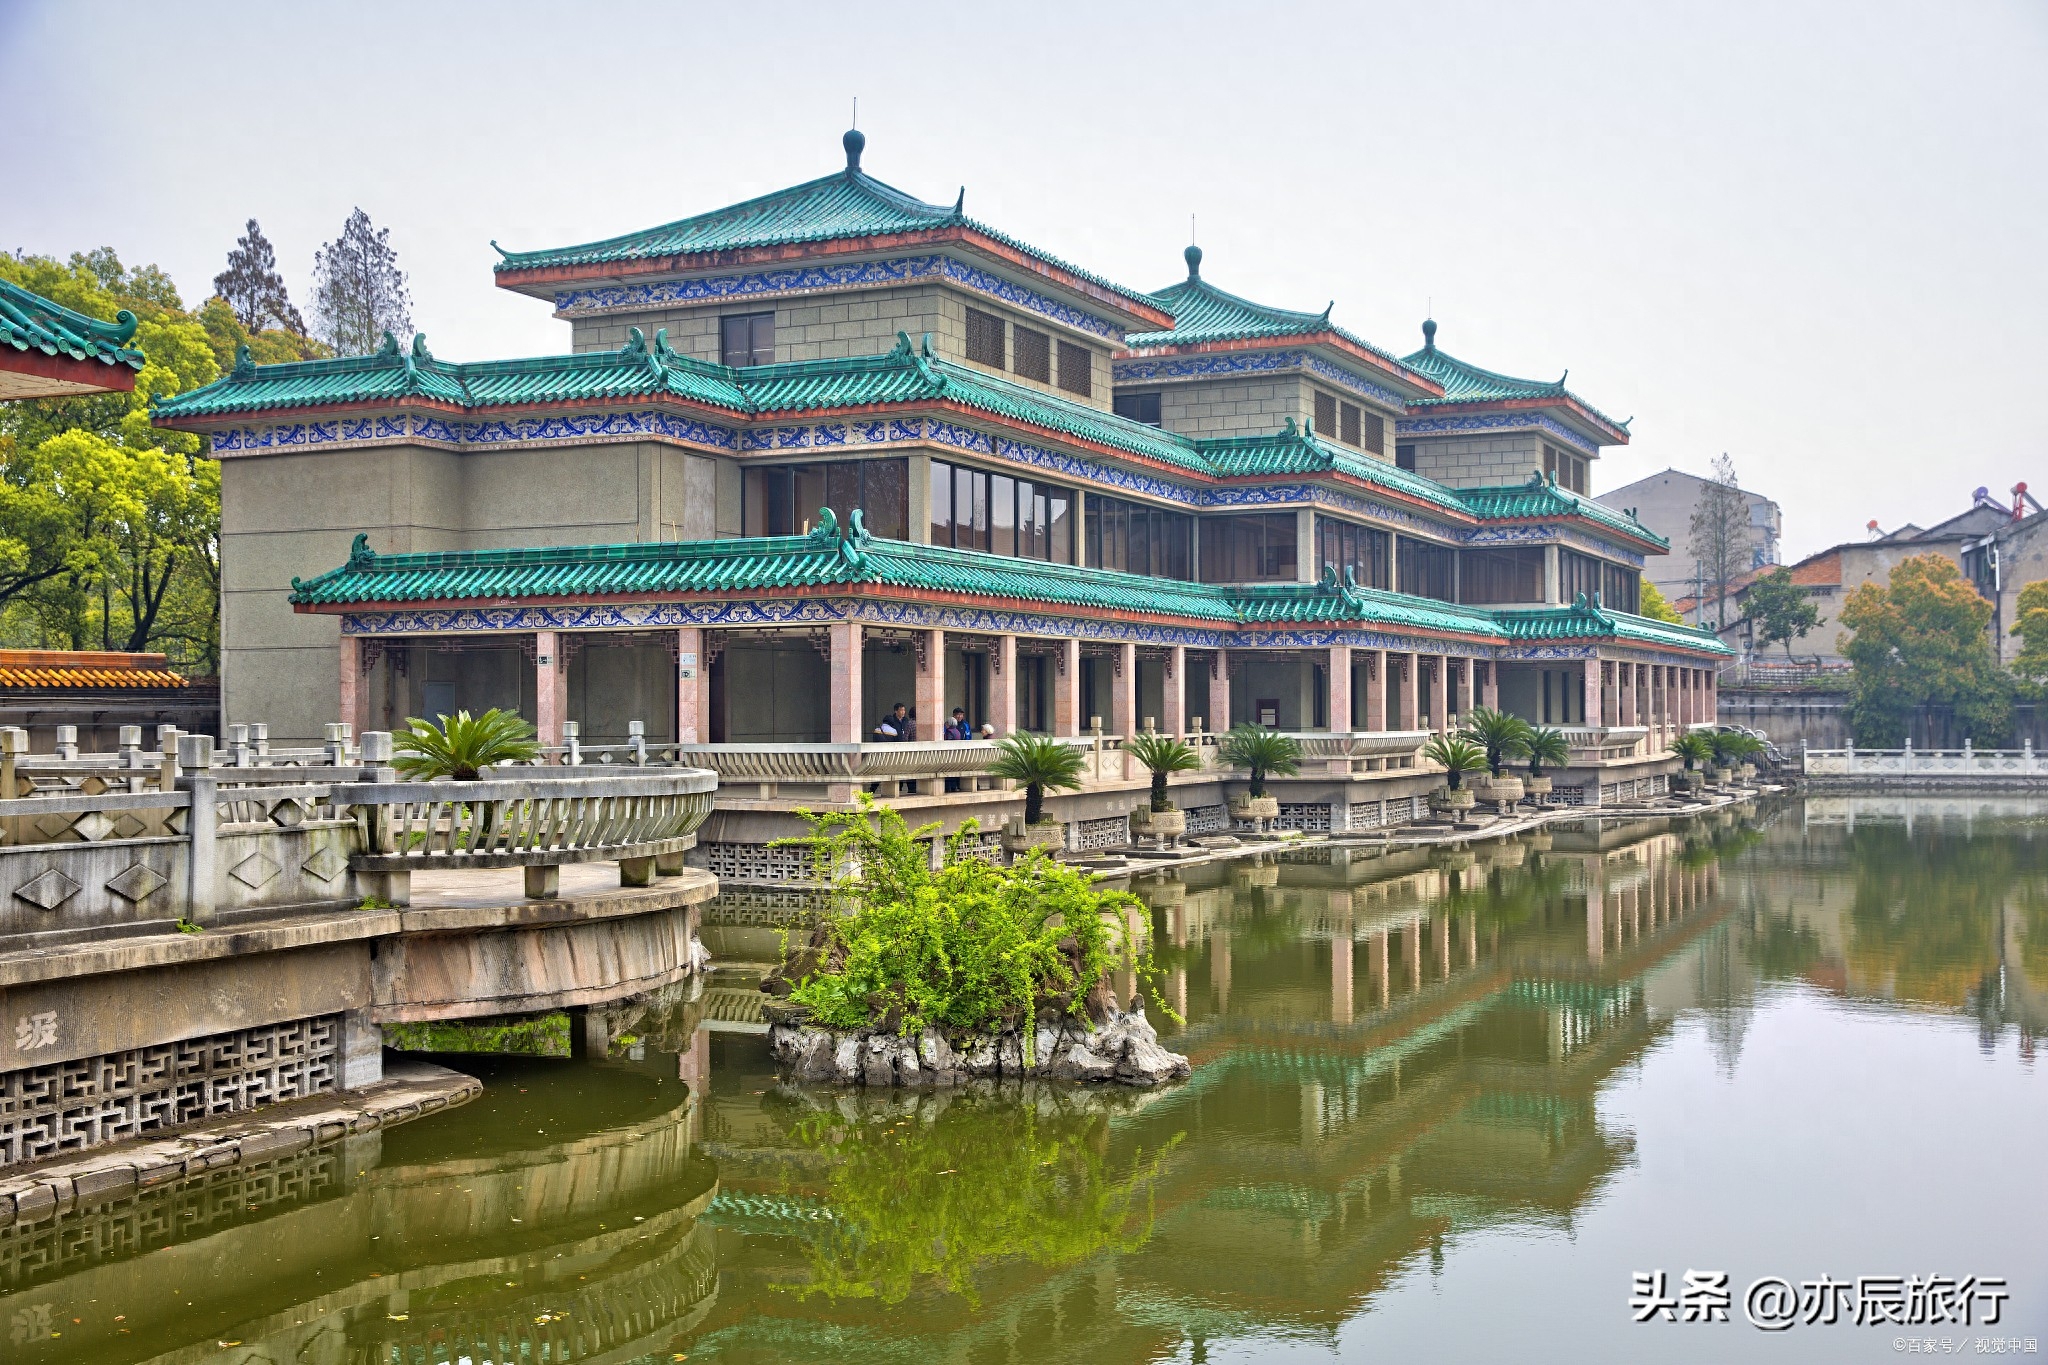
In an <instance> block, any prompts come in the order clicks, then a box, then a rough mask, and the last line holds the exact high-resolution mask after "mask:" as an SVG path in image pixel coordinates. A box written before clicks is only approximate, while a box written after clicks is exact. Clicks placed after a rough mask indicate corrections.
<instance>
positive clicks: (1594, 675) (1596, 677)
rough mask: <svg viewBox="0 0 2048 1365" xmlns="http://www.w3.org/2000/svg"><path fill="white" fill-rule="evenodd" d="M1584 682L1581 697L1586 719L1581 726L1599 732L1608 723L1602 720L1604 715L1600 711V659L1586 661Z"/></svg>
mask: <svg viewBox="0 0 2048 1365" xmlns="http://www.w3.org/2000/svg"><path fill="white" fill-rule="evenodd" d="M1582 681H1583V691H1582V693H1581V696H1582V698H1583V702H1582V704H1583V705H1584V707H1585V712H1586V718H1585V720H1584V721H1582V722H1581V724H1585V725H1590V726H1592V727H1593V728H1594V729H1596V730H1597V729H1599V728H1600V727H1601V726H1602V725H1605V724H1606V723H1607V722H1606V721H1605V720H1603V719H1602V718H1601V717H1602V714H1603V713H1602V711H1601V709H1600V661H1599V660H1598V659H1588V660H1586V662H1585V665H1584V673H1583V678H1582Z"/></svg>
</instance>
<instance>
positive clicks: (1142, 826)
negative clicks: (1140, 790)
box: [1131, 806, 1188, 839]
mask: <svg viewBox="0 0 2048 1365" xmlns="http://www.w3.org/2000/svg"><path fill="white" fill-rule="evenodd" d="M1187 832H1188V813H1187V812H1186V811H1184V810H1152V809H1151V808H1150V807H1145V806H1141V807H1139V808H1138V809H1137V810H1134V811H1132V812H1131V834H1132V836H1133V837H1134V838H1140V839H1142V838H1145V837H1147V836H1150V837H1151V838H1154V839H1178V838H1179V837H1180V836H1181V835H1183V834H1186V833H1187Z"/></svg>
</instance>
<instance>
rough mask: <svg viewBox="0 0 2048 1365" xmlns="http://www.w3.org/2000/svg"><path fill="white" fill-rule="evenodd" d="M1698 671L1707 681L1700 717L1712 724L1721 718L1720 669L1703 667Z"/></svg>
mask: <svg viewBox="0 0 2048 1365" xmlns="http://www.w3.org/2000/svg"><path fill="white" fill-rule="evenodd" d="M1700 672H1701V673H1702V674H1703V675H1704V676H1705V678H1706V682H1707V696H1706V701H1705V703H1704V704H1703V705H1702V706H1701V708H1700V710H1701V713H1702V714H1701V715H1700V719H1701V720H1703V721H1706V722H1708V723H1709V724H1712V723H1715V722H1718V721H1719V720H1720V719H1721V673H1720V670H1718V669H1712V668H1703V669H1701V670H1700Z"/></svg>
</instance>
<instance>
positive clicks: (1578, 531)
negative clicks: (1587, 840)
mask: <svg viewBox="0 0 2048 1365" xmlns="http://www.w3.org/2000/svg"><path fill="white" fill-rule="evenodd" d="M864 141H865V140H864V138H863V137H862V136H861V135H860V134H859V133H848V134H847V135H846V138H845V150H846V163H845V166H844V167H843V169H838V170H835V171H833V172H832V173H831V174H829V175H826V176H823V177H821V178H819V179H816V180H812V181H809V182H807V183H804V184H801V185H797V186H795V187H793V188H790V189H786V190H782V191H778V192H776V193H773V194H769V195H765V196H763V197H761V198H758V199H753V200H749V201H747V202H746V203H742V204H737V205H733V206H731V207H729V208H724V209H718V210H715V211H712V212H709V213H703V214H699V215H698V216H695V217H691V218H685V219H682V220H680V221H678V222H674V223H670V224H667V225H665V226H661V227H657V228H652V229H648V230H646V231H642V232H634V233H628V234H625V235H623V236H619V237H614V238H610V239H607V240H605V241H601V242H592V243H587V244H584V245H580V246H571V247H563V248H559V249H550V250H537V251H522V252H508V253H504V259H503V260H502V261H500V262H499V264H498V267H497V283H498V285H499V286H500V287H501V288H506V289H510V290H513V291H515V292H519V293H523V294H527V295H530V296H532V297H534V298H535V299H537V300H542V301H544V302H546V303H547V304H548V305H550V306H551V307H552V308H553V309H554V311H555V315H556V316H557V317H559V318H561V319H563V320H564V321H565V322H567V323H568V324H569V327H570V331H571V339H572V353H571V354H565V355H551V356H542V357H536V358H532V359H522V360H504V361H489V362H483V363H471V364H464V363H456V362H450V361H446V360H443V359H440V358H439V357H437V356H435V355H433V354H432V353H431V351H430V350H429V349H428V346H427V342H426V339H425V338H424V337H416V338H414V339H413V342H412V345H411V346H410V347H403V346H401V345H399V343H398V342H397V341H395V340H393V339H389V338H387V341H386V344H385V346H384V348H383V350H382V351H381V352H380V353H378V354H376V355H370V356H359V357H349V358H345V359H337V360H324V361H307V362H300V363H294V364H285V365H266V366H256V365H253V364H250V363H248V361H247V360H246V358H245V359H244V360H243V362H242V363H240V364H238V365H237V366H236V368H235V370H234V372H233V373H232V374H231V375H229V376H227V377H226V378H224V379H222V380H221V381H220V382H218V383H216V384H214V385H211V386H209V387H207V388H205V389H201V390H197V391H195V392H192V393H189V394H181V395H178V396H176V397H174V398H172V399H170V400H167V401H166V402H164V403H163V404H161V405H160V406H159V409H158V418H157V420H158V421H159V422H161V423H163V424H165V425H168V426H173V427H177V428H180V429H183V430H190V431H196V432H201V433H203V434H205V435H206V437H207V438H208V440H209V441H210V443H211V447H212V451H213V453H214V454H215V455H216V456H217V457H218V458H219V459H220V460H221V461H222V482H223V507H224V512H223V555H224V563H225V569H224V572H225V575H226V588H225V606H224V618H223V644H224V664H223V675H224V683H225V707H226V712H227V715H228V716H229V717H230V718H251V719H254V718H267V719H268V720H269V722H270V724H271V726H272V734H273V735H274V736H291V737H311V736H317V735H318V734H319V733H320V729H321V725H322V723H323V722H325V721H328V720H331V719H332V718H334V717H336V716H341V717H343V718H345V719H348V720H349V721H351V722H352V723H354V724H356V725H358V726H359V727H368V728H382V727H387V726H390V725H393V724H398V723H401V722H402V720H403V718H404V717H406V716H409V715H419V714H428V715H432V714H435V713H436V712H439V711H450V710H452V709H453V708H454V707H456V706H467V707H471V708H479V707H483V706H489V705H502V706H507V707H514V706H516V707H517V708H519V709H520V710H522V711H523V712H524V713H525V714H527V715H528V716H530V717H531V718H533V719H534V720H535V721H536V723H537V724H538V725H539V727H540V728H541V730H542V731H543V733H544V736H546V737H547V738H549V739H555V738H557V737H559V735H560V734H561V730H562V725H563V723H564V722H565V721H571V720H573V721H575V722H577V723H578V724H579V726H580V727H581V728H582V735H583V739H584V740H585V741H596V740H600V739H609V738H619V737H622V736H623V734H624V732H625V729H626V725H627V722H628V721H629V720H636V719H637V720H641V721H643V722H644V723H645V726H646V733H647V735H648V738H649V740H650V742H677V741H680V742H683V743H696V744H717V745H726V746H749V745H751V746H790V745H794V746H805V745H808V746H822V745H835V744H836V745H849V744H854V743H858V742H860V741H863V740H865V739H867V738H869V737H870V735H871V732H872V728H873V726H874V724H875V720H876V718H877V717H878V716H880V715H881V714H882V713H883V712H884V711H885V710H887V709H888V708H889V707H890V706H891V704H892V703H894V702H897V701H902V702H904V703H905V704H906V705H907V706H908V707H909V709H910V710H911V711H912V712H913V714H914V722H915V726H916V735H917V738H919V739H920V740H924V739H937V738H939V732H938V727H939V725H940V723H941V720H942V718H943V717H944V716H946V715H948V714H950V712H951V711H952V709H953V708H954V707H956V706H958V707H961V708H963V709H964V710H965V712H966V713H967V715H968V717H969V718H970V719H971V720H972V721H973V722H975V723H976V724H977V725H978V724H981V723H988V724H993V725H994V726H995V728H996V730H997V732H998V733H1008V732H1010V731H1012V730H1014V729H1020V728H1029V729H1033V730H1039V731H1050V732H1054V733H1059V734H1068V735H1073V734H1081V733H1086V732H1087V731H1088V729H1089V727H1090V722H1091V720H1092V719H1093V718H1095V717H1100V718H1101V722H1102V727H1103V730H1104V731H1105V732H1106V733H1107V734H1109V735H1112V736H1114V735H1123V734H1130V733H1133V732H1134V731H1135V730H1137V729H1138V728H1140V727H1142V726H1143V725H1144V724H1145V723H1146V721H1147V719H1148V718H1149V719H1150V720H1151V721H1152V722H1153V723H1155V724H1156V725H1157V726H1158V727H1159V728H1160V729H1162V730H1169V731H1176V732H1180V731H1186V730H1188V729H1190V728H1192V727H1193V726H1194V725H1195V724H1196V723H1197V721H1199V723H1200V724H1201V725H1202V726H1204V727H1206V728H1207V729H1210V730H1218V729H1222V728H1225V727H1226V726H1227V725H1229V724H1231V723H1234V722H1241V721H1256V722H1259V723H1263V724H1267V725H1272V726H1277V727H1279V728H1282V729H1286V730H1296V731H1329V732H1335V733H1341V734H1350V733H1387V732H1404V733H1407V734H1410V735H1413V734H1417V733H1419V732H1422V731H1426V730H1428V729H1430V728H1433V727H1434V728H1441V727H1443V726H1444V725H1446V724H1447V723H1448V721H1449V718H1450V717H1451V716H1453V715H1455V714H1456V713H1458V712H1460V711H1463V710H1465V709H1467V708H1469V707H1471V706H1472V705H1474V704H1477V703H1479V702H1482V701H1493V700H1498V702H1499V703H1500V704H1501V705H1504V706H1507V707H1509V708H1511V709H1513V710H1516V711H1518V712H1520V713H1522V714H1524V715H1526V716H1528V717H1529V718H1531V719H1532V720H1536V721H1541V722H1548V723H1551V724H1558V725H1570V726H1575V727H1593V728H1594V729H1596V730H1601V729H1604V728H1605V727H1612V726H1618V725H1626V726H1642V727H1648V726H1652V725H1657V726H1666V727H1672V726H1677V725H1680V724H1684V723H1689V722H1697V721H1706V720H1710V719H1711V718H1712V716H1713V714H1714V706H1713V698H1712V691H1713V669H1714V666H1715V664H1716V663H1717V661H1718V660H1719V658H1720V657H1721V656H1722V655H1723V654H1725V652H1726V650H1725V647H1724V646H1722V645H1721V644H1720V642H1719V641H1718V640H1716V639H1715V638H1714V637H1713V636H1712V635H1709V634H1704V633H1701V632H1697V631H1693V630H1689V629H1685V628H1683V627H1675V626H1669V625H1665V624H1662V623H1659V622H1656V621H1652V620H1647V619H1645V618H1643V617H1640V616H1637V615H1635V614H1633V613H1634V610H1635V608H1636V606H1637V604H1638V596H1637V594H1638V583H1639V582H1640V577H1641V572H1642V566H1643V563H1644V557H1645V556H1648V555H1658V554H1663V553H1665V552H1666V550H1667V548H1668V547H1667V545H1666V544H1665V542H1664V541H1663V540H1662V539H1661V538H1659V537H1658V536H1656V535H1655V534H1653V533H1652V532H1650V531H1649V530H1648V529H1647V528H1645V527H1643V526H1642V525H1641V524H1639V523H1638V522H1636V521H1635V520H1634V519H1633V518H1631V517H1629V516H1627V515H1625V514H1623V513H1621V512H1618V511H1615V510H1613V509H1610V508H1607V507H1604V506H1602V505H1600V504H1599V503H1597V502H1594V501H1592V500H1591V499H1590V498H1588V497H1587V496H1586V495H1585V492H1586V487H1587V480H1588V474H1587V470H1588V469H1589V467H1590V464H1591V462H1592V461H1593V460H1595V459H1597V458H1598V457H1599V453H1600V450H1601V449H1602V447H1604V446H1609V445H1615V444H1620V443H1623V442H1625V441H1626V440H1627V439H1628V434H1627V431H1626V428H1625V426H1624V424H1621V423H1617V422H1614V421H1612V420H1611V419H1609V418H1607V417H1605V416H1604V415H1602V414H1601V413H1600V412H1599V411H1598V410H1596V409H1595V408H1593V407H1592V406H1591V405H1590V404H1588V403H1586V402H1585V401H1583V400H1582V399H1580V398H1578V397H1577V396H1576V395H1574V394H1573V393H1571V392H1570V391H1568V390H1567V389H1566V388H1565V387H1564V384H1563V382H1562V381H1559V382H1557V383H1542V382H1536V381H1525V380H1517V379H1513V378H1510V377H1508V376H1504V375H1500V374H1496V373H1493V372H1491V371H1488V370H1483V369H1480V368H1478V367H1476V366H1474V365H1470V364H1467V363H1465V362H1463V361H1460V360H1456V359H1453V358H1452V357H1451V356H1450V355H1448V354H1447V353H1445V352H1444V351H1443V350H1441V349H1439V348H1438V346H1437V345H1436V336H1435V331H1436V329H1435V324H1434V323H1433V322H1432V323H1426V324H1424V337H1425V342H1424V345H1423V347H1422V349H1421V350H1419V351H1416V352H1414V353H1413V354H1410V355H1408V356H1407V357H1405V358H1396V357H1395V356H1394V355H1392V354H1391V353H1389V352H1387V351H1385V350H1382V349H1380V348H1378V347H1376V346H1373V345H1371V344H1370V343H1368V342H1366V341H1364V340H1362V339H1361V338H1359V337H1357V336H1355V335H1353V334H1352V333H1350V332H1349V331H1346V330H1345V329H1343V328H1341V327H1339V326H1337V325H1336V324H1335V323H1333V322H1332V321H1331V319H1330V314H1329V310H1327V309H1325V310H1324V311H1323V312H1321V313H1307V312H1293V311H1288V310H1283V309H1279V308H1272V307H1267V306H1265V305H1262V304H1258V303H1254V302H1251V301H1249V300H1246V299H1243V298H1239V297H1237V296H1236V295H1233V294H1230V293H1228V292H1225V291H1224V290H1222V289H1220V288H1218V287H1217V286H1216V285H1214V284H1212V283H1211V282H1210V281H1209V280H1208V279H1207V278H1206V277H1204V276H1203V274H1202V259H1201V253H1200V251H1199V250H1198V249H1195V248H1189V250H1188V251H1187V253H1186V258H1187V275H1186V278H1185V279H1184V280H1182V281H1180V282H1178V283H1176V284H1173V285H1171V286H1169V287H1167V288H1165V289H1161V290H1158V291H1156V292H1151V293H1146V292H1141V291H1138V290H1134V289H1129V288H1125V287H1123V286H1121V285H1117V284H1113V283H1111V282H1110V281H1108V280H1105V279H1102V278H1101V277H1099V276H1096V275H1094V274H1091V273H1089V272H1087V271H1085V270H1083V269H1081V268H1079V267H1077V266H1074V265H1071V264H1068V263H1067V262H1065V261H1062V260H1060V259H1057V258H1055V257H1053V256H1051V255H1049V254H1047V253H1045V252H1043V251H1040V250H1038V249H1037V248H1035V247H1032V246H1029V245H1027V244H1025V243H1023V242H1020V241H1018V240H1016V239H1015V238H1012V237H1010V236H1008V235H1006V234H1004V233H1002V232H1000V231H998V230H997V229H995V228H992V227H989V226H986V225H984V224H982V223H980V222H978V221H977V220H975V219H974V218H971V217H969V216H968V214H967V211H966V205H965V195H964V192H963V193H962V195H961V197H960V198H958V199H956V200H955V201H954V202H952V203H951V204H928V203H924V202H922V201H920V200H918V199H916V198H913V197H911V196H910V195H907V194H905V193H903V192H901V191H899V190H896V189H893V188H891V187H890V186H888V185H885V184H883V183H881V182H880V181H878V180H876V179H874V178H872V177H871V176H869V175H868V174H867V173H866V172H865V171H864V170H863V169H862V166H861V158H862V152H863V149H864ZM1417 742H1419V741H1417ZM1595 747H1596V748H1597V747H1598V746H1597V745H1596V746H1595ZM1661 747H1662V746H1661V744H1660V745H1657V746H1656V752H1658V753H1661ZM1637 756H1638V757H1639V758H1641V759H1642V760H1643V761H1644V762H1650V763H1656V762H1661V760H1657V759H1654V758H1652V757H1651V756H1650V754H1649V753H1648V752H1639V753H1638V755H1637ZM792 762H794V760H792ZM1387 767H1396V768H1400V767H1409V769H1410V771H1409V775H1410V776H1411V777H1412V776H1414V775H1415V773H1414V771H1413V769H1412V766H1410V765H1408V764H1407V763H1405V761H1404V762H1403V763H1400V764H1384V763H1364V764H1362V765H1361V764H1354V763H1350V762H1347V763H1346V764H1345V767H1344V771H1343V773H1342V774H1337V776H1338V777H1340V778H1341V779H1342V780H1343V781H1345V782H1348V781H1349V780H1350V779H1351V778H1352V777H1354V776H1358V777H1363V776H1365V775H1367V774H1368V773H1370V772H1373V771H1377V770H1379V769H1383V768H1387ZM1658 770H1659V771H1661V768H1660V769H1658ZM821 771H822V770H821ZM1646 771H1647V770H1646ZM762 772H763V774H764V779H763V780H764V781H766V780H768V778H769V777H772V776H774V774H772V773H769V772H768V769H766V768H764V769H763V770H762ZM1333 772H1334V769H1333ZM801 773H808V769H804V768H802V765H801V764H799V765H798V766H797V768H794V769H791V770H789V771H787V772H783V773H782V774H781V776H782V779H783V780H785V781H791V780H797V777H798V775H800V774H801ZM728 776H729V777H730V774H728ZM1609 780H1610V781H1612V780H1613V778H1612V775H1610V777H1609ZM970 785H971V784H970ZM1340 785H1341V783H1340ZM836 790H837V793H838V794H841V795H843V794H845V791H846V784H845V783H843V782H842V783H839V784H837V787H836ZM1333 799H1334V800H1336V802H1337V807H1336V808H1341V807H1342V806H1343V805H1344V801H1343V799H1342V798H1341V797H1338V798H1333ZM1123 805H1124V806H1127V805H1128V801H1127V800H1126V801H1125V802H1124V803H1123ZM1120 808H1121V807H1120Z"/></svg>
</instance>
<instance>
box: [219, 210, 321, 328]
mask: <svg viewBox="0 0 2048 1365" xmlns="http://www.w3.org/2000/svg"><path fill="white" fill-rule="evenodd" d="M213 292H214V293H216V294H218V295H220V296H221V297H222V298H224V299H226V300H227V301H228V307H230V308H232V309H234V310H235V317H236V318H237V319H238V320H239V321H240V322H241V324H242V326H244V327H246V328H248V329H249V330H250V331H251V332H260V331H262V330H263V329H264V328H266V327H269V326H271V325H272V324H275V325H277V326H278V327H281V328H283V329H284V330H285V331H287V332H294V333H298V334H300V335H303V334H304V333H305V330H306V320H305V319H304V318H302V317H300V316H299V310H298V309H296V308H294V307H292V300H291V295H290V293H289V292H287V291H286V289H285V286H284V276H282V275H280V274H278V273H277V253H276V252H275V251H273V250H271V248H270V239H269V238H268V237H265V236H264V235H263V229H262V228H261V227H259V226H257V223H256V220H255V219H254V218H251V219H250V220H249V230H248V231H247V232H245V233H243V234H242V236H241V237H239V238H237V239H236V241H235V249H234V250H233V251H230V252H229V253H228V268H227V269H226V270H223V271H221V272H220V274H218V275H215V276H214V277H213Z"/></svg>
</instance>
